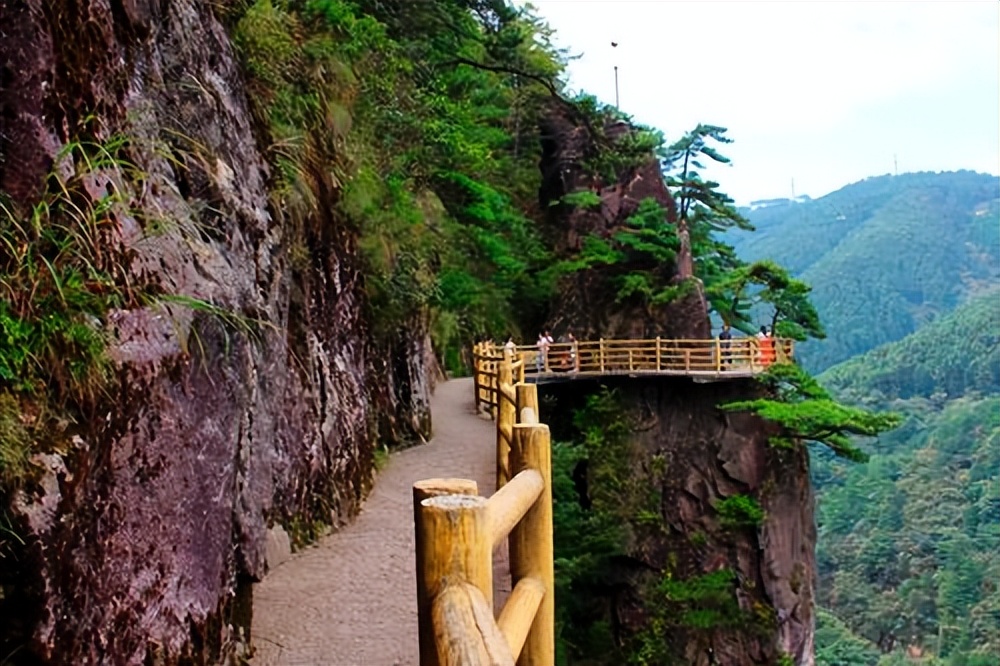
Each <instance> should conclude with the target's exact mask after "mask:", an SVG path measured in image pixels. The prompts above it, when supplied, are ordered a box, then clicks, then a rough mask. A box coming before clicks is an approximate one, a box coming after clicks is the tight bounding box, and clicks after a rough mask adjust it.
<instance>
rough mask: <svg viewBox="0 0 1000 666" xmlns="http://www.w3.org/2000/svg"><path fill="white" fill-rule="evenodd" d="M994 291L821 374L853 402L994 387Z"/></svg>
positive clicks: (997, 332)
mask: <svg viewBox="0 0 1000 666" xmlns="http://www.w3.org/2000/svg"><path fill="white" fill-rule="evenodd" d="M998 303H1000V290H991V291H988V292H986V293H984V294H982V295H980V296H977V297H975V298H973V299H972V300H971V301H969V302H968V303H965V304H963V305H960V306H959V307H958V308H956V309H955V310H953V311H952V312H950V313H948V314H946V315H944V316H942V317H940V318H938V319H935V320H934V321H932V322H931V323H929V324H927V325H925V326H923V327H922V328H920V329H919V330H918V331H917V332H916V333H914V334H913V335H910V336H907V337H905V338H903V339H902V340H900V341H899V342H895V343H891V344H887V345H883V346H881V347H877V348H876V349H873V350H871V351H869V352H867V353H865V354H863V355H861V356H857V357H855V358H852V359H850V360H849V361H846V362H844V363H841V364H839V365H837V366H834V367H833V368H830V369H829V370H827V371H826V372H825V373H823V375H822V381H823V383H824V384H825V385H826V386H829V387H830V388H831V389H832V390H834V391H836V392H837V393H838V394H840V395H842V396H844V397H845V398H847V399H850V400H853V401H858V402H860V401H863V400H865V401H874V402H878V403H884V402H886V401H890V400H894V399H897V398H902V399H908V398H913V397H917V396H927V397H930V396H932V395H935V394H937V393H939V392H943V393H944V394H945V395H946V396H952V397H957V396H961V395H963V394H965V393H966V392H968V391H979V392H995V391H996V387H997V386H1000V308H998V306H997V304H998Z"/></svg>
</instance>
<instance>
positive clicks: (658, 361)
mask: <svg viewBox="0 0 1000 666" xmlns="http://www.w3.org/2000/svg"><path fill="white" fill-rule="evenodd" d="M656 371H657V372H659V371H660V336H656Z"/></svg>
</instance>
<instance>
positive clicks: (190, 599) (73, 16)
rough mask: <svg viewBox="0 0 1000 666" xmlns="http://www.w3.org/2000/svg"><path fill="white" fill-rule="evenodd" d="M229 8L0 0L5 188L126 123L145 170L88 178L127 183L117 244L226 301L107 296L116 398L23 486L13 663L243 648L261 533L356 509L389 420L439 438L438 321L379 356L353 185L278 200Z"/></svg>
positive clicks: (2, 622) (183, 655)
mask: <svg viewBox="0 0 1000 666" xmlns="http://www.w3.org/2000/svg"><path fill="white" fill-rule="evenodd" d="M223 4H224V3H222V4H220V3H212V2H202V1H199V0H0V119H2V125H0V190H2V191H4V192H6V193H8V194H9V195H10V196H11V197H12V198H13V199H14V200H15V201H17V202H19V203H21V204H30V203H31V202H32V201H33V199H34V198H35V197H37V196H38V194H39V192H40V188H41V187H42V183H43V181H44V179H45V176H46V174H47V173H48V172H49V171H50V170H52V169H56V170H60V169H65V168H66V164H65V159H64V158H61V157H60V150H61V149H62V148H63V147H64V146H66V145H67V144H68V143H70V142H73V141H76V140H78V139H80V138H81V137H83V138H86V139H87V140H89V141H93V142H97V143H100V142H103V141H106V140H108V139H109V138H110V137H111V136H112V135H115V134H120V135H122V136H125V137H127V143H126V148H125V149H124V154H123V155H122V158H121V159H122V162H123V164H124V163H126V162H127V163H128V165H129V166H128V168H127V169H125V168H118V167H115V166H114V165H107V166H105V167H103V168H102V169H101V171H100V172H99V173H95V174H93V175H92V181H91V182H93V183H97V184H98V185H100V184H103V183H107V182H114V183H116V185H117V186H119V187H121V188H123V191H125V192H126V193H127V198H128V199H129V201H128V213H127V214H121V215H118V216H117V218H116V227H115V228H114V229H113V230H111V231H110V232H109V235H110V245H111V246H112V247H114V248H116V251H118V252H120V254H121V257H122V258H123V259H122V261H123V262H124V263H125V264H126V265H127V270H128V273H129V275H131V276H132V278H133V279H136V280H139V279H142V280H147V281H149V282H151V283H153V284H155V285H157V287H158V289H159V290H161V291H162V292H165V293H168V294H181V295H184V296H185V297H186V298H187V299H188V301H186V302H187V303H189V304H190V303H193V302H197V303H200V304H210V307H208V306H205V305H202V306H198V307H189V306H185V305H184V303H183V302H177V301H170V300H164V301H162V302H159V303H156V304H153V305H150V306H148V307H144V308H137V309H131V310H122V311H118V312H114V313H113V314H112V317H111V322H110V326H112V327H113V330H112V331H111V333H112V338H113V342H112V347H111V349H110V353H111V355H112V357H113V359H114V361H115V364H116V368H117V379H116V381H115V382H114V385H113V386H112V387H111V388H110V395H109V399H108V400H107V401H106V403H105V404H104V405H103V408H102V411H101V413H100V414H99V415H97V418H95V419H94V420H93V421H92V422H89V423H81V424H80V425H79V426H78V427H75V428H72V429H71V430H70V431H68V432H72V433H74V434H75V437H73V439H72V441H71V442H70V441H67V442H63V443H57V445H55V446H51V447H49V449H50V450H51V451H52V452H51V453H48V454H46V455H44V456H39V457H38V459H37V460H36V462H37V463H38V464H39V469H40V470H43V471H40V473H39V476H38V479H37V482H36V483H32V484H30V485H29V486H28V487H26V488H25V489H24V491H23V492H21V493H20V494H19V495H18V497H16V498H12V500H11V502H10V504H11V507H12V508H11V509H10V511H11V516H12V521H13V524H14V525H15V528H16V529H17V530H18V531H19V532H20V534H21V535H22V536H23V537H24V545H23V547H20V548H19V549H18V551H17V552H16V553H15V554H14V556H12V557H8V558H7V560H6V561H5V562H4V564H3V571H2V572H0V584H2V585H3V587H2V594H0V639H2V640H3V641H4V642H3V643H0V653H2V654H4V655H6V654H10V653H12V652H13V653H14V654H15V657H13V659H14V660H15V662H17V661H21V662H24V663H49V664H81V665H83V664H104V663H115V664H139V663H176V662H178V661H186V662H191V663H206V662H208V663H210V662H212V661H213V660H216V659H218V658H219V657H220V655H223V654H225V653H232V652H233V651H234V650H236V649H238V646H239V644H240V643H241V642H242V641H243V637H242V636H241V635H240V631H239V628H240V627H241V626H244V627H245V626H249V612H250V609H249V597H248V591H249V586H248V583H249V581H252V580H255V579H259V578H260V577H261V576H262V575H263V574H264V573H265V570H266V568H267V563H266V562H265V556H264V554H265V547H264V546H265V537H266V534H267V529H268V528H269V527H270V526H272V525H274V524H282V525H284V526H285V527H286V528H288V530H289V531H291V532H293V536H294V535H295V534H296V533H302V532H308V531H309V530H312V529H314V528H315V527H316V525H318V524H320V523H324V524H332V525H338V524H340V523H342V522H343V521H345V520H347V519H349V518H350V517H351V516H352V514H354V513H355V512H356V510H357V508H358V506H359V502H360V500H361V499H362V497H363V495H364V493H365V491H366V490H367V487H368V485H369V484H370V478H371V467H372V464H371V463H372V451H373V448H374V446H375V441H376V438H378V437H380V436H381V437H385V438H392V439H396V440H399V439H405V438H418V437H421V436H427V435H429V427H430V415H429V411H428V393H429V390H430V379H429V377H430V373H429V372H428V367H427V359H428V358H429V357H430V355H429V354H428V353H426V348H425V347H424V345H425V341H424V339H423V338H422V337H421V336H419V335H411V336H409V338H408V339H407V341H405V343H403V344H404V345H406V347H407V348H406V349H399V350H394V349H380V350H378V352H379V353H374V349H373V343H372V342H371V336H370V333H369V326H368V323H367V322H366V318H365V314H364V313H365V312H366V303H365V300H364V291H363V284H362V278H361V274H360V272H359V259H358V254H357V251H356V239H355V235H354V231H353V230H352V229H350V228H348V227H347V226H346V225H345V224H343V223H342V222H341V221H340V220H338V219H337V218H336V216H335V215H333V214H331V213H330V212H328V211H329V210H330V208H331V206H330V204H332V203H334V201H335V198H336V195H337V193H336V191H335V190H332V189H331V190H328V191H325V192H321V193H320V194H321V197H320V202H319V203H320V205H319V206H317V211H318V212H317V213H316V214H315V215H314V219H309V220H306V223H305V225H303V226H304V228H302V229H299V230H293V229H291V228H289V226H288V225H284V224H282V222H281V220H282V216H281V211H280V209H276V207H275V206H274V205H273V203H272V202H271V201H270V200H269V198H268V184H269V170H268V165H267V163H266V160H265V159H264V157H263V151H262V148H261V145H262V143H263V142H264V141H265V139H264V138H262V137H261V135H260V132H259V131H258V130H257V128H255V127H254V126H253V121H252V120H251V118H252V116H251V113H250V111H249V108H248V101H247V99H246V98H245V94H244V92H243V91H244V85H243V81H242V79H241V72H240V69H239V66H238V64H237V61H236V59H235V57H234V53H233V49H232V46H231V44H230V41H229V39H228V36H227V34H226V30H225V29H224V27H223V25H222V24H221V23H220V21H219V20H218V18H217V16H216V15H215V14H214V13H213V8H215V9H218V7H221V6H223ZM93 189H94V190H95V191H93V192H92V193H91V196H92V197H95V198H96V197H98V196H100V192H99V191H96V190H97V189H99V188H93ZM293 243H295V244H298V246H299V247H303V248H305V250H306V252H305V258H303V257H302V254H303V253H301V252H300V253H299V256H298V257H297V258H296V259H294V260H293V258H290V256H289V251H288V248H289V247H290V246H291V245H292V244H293ZM190 299H197V301H191V300H190ZM396 352H398V353H396ZM392 358H401V359H404V360H401V361H399V362H394V361H392V360H391V359H392ZM372 387H376V388H372ZM376 414H379V415H380V416H379V417H378V418H376V416H375V415H376Z"/></svg>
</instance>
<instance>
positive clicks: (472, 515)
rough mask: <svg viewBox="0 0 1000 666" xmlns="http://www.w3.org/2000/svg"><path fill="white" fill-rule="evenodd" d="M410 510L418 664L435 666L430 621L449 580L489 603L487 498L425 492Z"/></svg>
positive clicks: (490, 564) (490, 569)
mask: <svg viewBox="0 0 1000 666" xmlns="http://www.w3.org/2000/svg"><path fill="white" fill-rule="evenodd" d="M415 498H416V490H414V499H415ZM414 512H415V514H416V517H417V523H416V553H417V599H418V607H417V621H418V623H419V634H420V636H421V642H420V666H439V661H438V652H437V648H436V647H435V646H434V639H433V632H434V628H433V625H432V622H431V618H432V611H433V606H434V601H435V599H436V598H437V596H438V595H439V594H441V592H443V591H444V590H445V588H447V587H448V586H449V585H453V584H454V585H457V584H461V583H469V584H471V585H472V586H474V587H476V588H478V589H479V591H480V592H482V593H483V597H484V598H485V599H486V601H487V605H486V607H487V608H493V555H492V552H491V546H492V543H493V542H492V540H491V538H490V537H491V529H490V519H489V513H488V511H487V505H486V499H485V498H482V497H473V496H470V495H441V496H437V497H430V498H427V499H424V500H421V501H419V502H415V504H414ZM426 635H430V636H431V638H430V639H429V644H428V640H427V639H425V638H424V636H426ZM426 648H429V649H426Z"/></svg>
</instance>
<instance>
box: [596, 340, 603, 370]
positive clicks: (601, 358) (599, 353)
mask: <svg viewBox="0 0 1000 666" xmlns="http://www.w3.org/2000/svg"><path fill="white" fill-rule="evenodd" d="M599 344H600V346H599V347H598V352H597V353H598V358H599V359H600V366H601V374H602V375H603V374H604V338H601V339H600V341H599Z"/></svg>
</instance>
